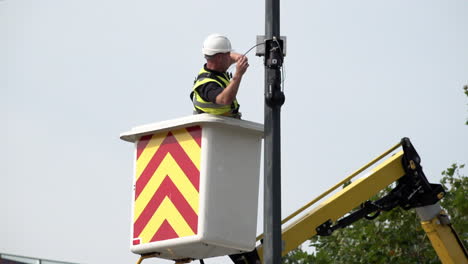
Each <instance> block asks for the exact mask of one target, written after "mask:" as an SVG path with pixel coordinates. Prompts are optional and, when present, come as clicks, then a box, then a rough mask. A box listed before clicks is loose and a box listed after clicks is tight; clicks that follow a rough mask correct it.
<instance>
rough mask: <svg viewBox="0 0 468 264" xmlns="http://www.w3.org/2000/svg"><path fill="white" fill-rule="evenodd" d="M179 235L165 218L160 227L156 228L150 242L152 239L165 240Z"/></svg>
mask: <svg viewBox="0 0 468 264" xmlns="http://www.w3.org/2000/svg"><path fill="white" fill-rule="evenodd" d="M178 237H179V235H177V233H176V232H175V231H174V229H173V228H172V226H171V225H170V224H169V222H167V220H164V222H163V223H162V225H161V227H160V228H159V229H158V231H157V232H156V234H154V236H153V237H152V238H151V240H150V242H154V241H161V240H166V239H171V238H178Z"/></svg>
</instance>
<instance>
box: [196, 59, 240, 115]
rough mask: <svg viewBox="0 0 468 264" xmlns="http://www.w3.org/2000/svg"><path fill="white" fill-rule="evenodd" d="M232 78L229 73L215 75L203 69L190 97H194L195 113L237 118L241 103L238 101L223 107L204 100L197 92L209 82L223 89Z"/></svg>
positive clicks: (235, 100)
mask: <svg viewBox="0 0 468 264" xmlns="http://www.w3.org/2000/svg"><path fill="white" fill-rule="evenodd" d="M230 79H231V78H230V77H229V75H228V74H227V73H223V74H222V75H219V74H214V73H212V72H209V71H207V70H205V69H204V68H202V69H201V70H200V72H199V73H198V76H197V78H196V79H195V82H194V84H193V88H192V90H193V91H192V93H191V94H190V96H191V97H192V101H193V106H194V107H195V111H196V112H197V113H208V114H213V115H224V116H236V115H238V112H239V103H238V102H237V99H234V101H232V103H231V105H221V104H215V103H212V102H209V101H205V100H203V98H202V97H201V96H200V94H199V93H198V91H197V88H198V87H200V86H201V85H203V84H205V83H209V82H215V83H217V84H219V86H221V87H222V88H223V89H224V88H226V87H227V86H228V85H229V82H230Z"/></svg>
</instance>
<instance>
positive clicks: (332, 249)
mask: <svg viewBox="0 0 468 264" xmlns="http://www.w3.org/2000/svg"><path fill="white" fill-rule="evenodd" d="M463 167H464V165H460V166H458V165H456V164H453V165H452V166H451V167H450V168H448V169H447V170H445V171H444V172H442V176H443V177H442V180H441V183H442V185H443V186H444V188H445V190H447V196H446V197H445V198H444V199H443V200H442V202H441V205H442V207H444V208H446V210H447V211H448V212H449V215H450V216H451V217H452V219H451V220H452V224H453V226H454V227H455V230H457V232H458V234H459V236H460V238H461V239H462V241H464V243H465V246H466V245H467V244H468V203H467V202H466V201H467V194H468V190H467V189H468V178H467V177H466V176H464V175H461V172H460V170H461V169H462V168H463ZM388 191H389V189H387V190H384V191H383V192H382V193H381V194H380V195H378V196H377V197H375V198H378V197H381V196H383V195H384V194H385V193H386V192H388ZM310 245H311V246H313V247H314V248H315V251H314V252H312V253H311V254H309V253H307V252H306V251H304V250H302V249H301V248H298V249H296V250H294V251H292V252H291V253H290V254H288V255H287V256H285V257H284V258H283V263H286V264H305V263H337V264H339V263H346V264H348V263H397V264H398V263H402V264H403V263H405V264H406V263H421V264H422V263H424V264H426V263H429V264H430V263H440V261H439V259H438V257H437V255H436V253H435V251H434V249H433V247H432V246H431V244H430V241H429V239H428V238H427V236H426V234H425V233H424V231H423V230H422V227H421V224H420V220H419V218H418V216H417V215H416V213H415V210H409V211H405V210H403V209H401V208H395V209H393V210H391V211H390V212H384V213H382V214H381V215H380V216H379V217H377V218H376V219H375V220H365V219H362V220H359V221H357V222H355V223H354V224H353V225H351V226H349V227H347V228H345V229H341V230H337V231H335V232H334V233H333V234H332V235H331V236H328V237H319V236H315V237H313V238H312V239H311V240H310Z"/></svg>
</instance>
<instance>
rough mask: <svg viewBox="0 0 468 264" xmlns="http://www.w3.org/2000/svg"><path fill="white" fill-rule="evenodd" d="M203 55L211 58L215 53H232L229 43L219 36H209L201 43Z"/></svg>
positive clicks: (226, 39)
mask: <svg viewBox="0 0 468 264" xmlns="http://www.w3.org/2000/svg"><path fill="white" fill-rule="evenodd" d="M202 51H203V54H204V55H208V56H212V55H215V54H216V53H226V52H230V51H232V49H231V42H230V41H229V39H228V38H227V37H226V36H224V35H221V34H211V35H209V36H208V37H207V38H206V39H205V41H204V42H203V49H202Z"/></svg>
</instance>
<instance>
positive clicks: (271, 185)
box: [263, 0, 285, 264]
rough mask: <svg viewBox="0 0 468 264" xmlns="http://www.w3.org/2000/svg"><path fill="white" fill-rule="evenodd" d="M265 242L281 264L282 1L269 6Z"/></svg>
mask: <svg viewBox="0 0 468 264" xmlns="http://www.w3.org/2000/svg"><path fill="white" fill-rule="evenodd" d="M265 7H266V8H265V120H264V126H265V145H264V153H265V160H264V182H265V185H264V225H263V228H264V234H265V236H264V241H263V248H264V250H263V260H264V263H266V264H280V263H281V251H282V241H281V131H280V130H281V106H282V105H283V103H284V99H285V97H284V94H283V92H282V91H281V70H280V69H281V65H282V61H283V54H282V50H281V47H280V28H279V25H280V21H279V16H280V10H279V0H266V6H265Z"/></svg>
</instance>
